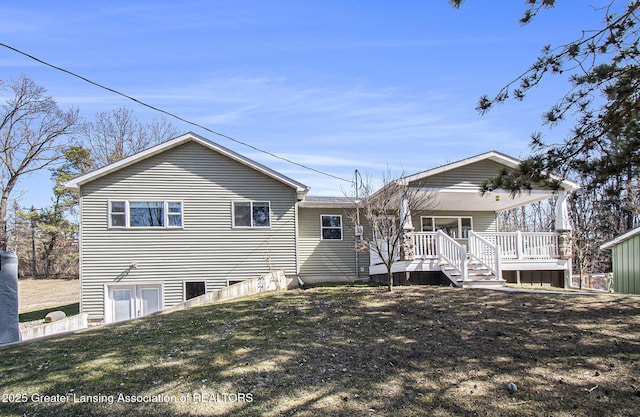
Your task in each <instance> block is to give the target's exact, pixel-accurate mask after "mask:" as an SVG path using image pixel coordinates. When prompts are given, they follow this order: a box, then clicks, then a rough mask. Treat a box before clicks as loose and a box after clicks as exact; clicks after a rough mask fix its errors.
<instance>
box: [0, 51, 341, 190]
mask: <svg viewBox="0 0 640 417" xmlns="http://www.w3.org/2000/svg"><path fill="white" fill-rule="evenodd" d="M0 46H2V47H4V48H7V49H10V50H12V51H14V52H16V53H18V54H20V55H23V56H26V57H27V58H29V59H32V60H34V61H36V62H39V63H40V64H43V65H46V66H48V67H50V68H53V69H55V70H58V71H61V72H64V73H66V74H68V75H71V76H72V77H76V78H79V79H81V80H82V81H85V82H87V83H89V84H91V85H94V86H96V87H98V88H101V89H103V90H107V91H109V92H111V93H114V94H117V95H119V96H122V97H124V98H126V99H129V100H131V101H133V102H135V103H138V104H139V105H141V106H144V107H147V108H149V109H151V110H154V111H157V112H159V113H162V114H166V115H167V116H169V117H172V118H174V119H177V120H180V121H181V122H184V123H187V124H189V125H191V126H195V127H198V128H200V129H203V130H206V131H207V132H209V133H212V134H214V135H217V136H220V137H223V138H225V139H228V140H230V141H232V142H235V143H238V144H240V145H243V146H246V147H248V148H251V149H253V150H255V151H257V152H261V153H264V154H266V155H269V156H271V157H273V158H276V159H280V160H281V161H285V162H288V163H290V164H293V165H296V166H299V167H300V168H304V169H306V170H309V171H313V172H316V173H318V174H321V175H325V176H327V177H331V178H335V179H338V180H340V181H345V182H349V183H350V182H352V181H351V180H348V179H345V178H342V177H339V176H337V175H333V174H330V173H328V172H324V171H321V170H319V169H316V168H313V167H310V166H307V165H304V164H301V163H299V162H295V161H292V160H291V159H287V158H285V157H283V156H280V155H276V154H274V153H272V152H269V151H266V150H264V149H260V148H258V147H256V146H254V145H251V144H250V143H247V142H243V141H241V140H238V139H235V138H232V137H231V136H229V135H225V134H224V133H220V132H216V131H215V130H212V129H209V128H208V127H206V126H203V125H201V124H199V123H196V122H192V121H190V120H187V119H185V118H183V117H181V116H178V115H176V114H174V113H171V112H169V111H167V110H163V109H161V108H159V107H156V106H153V105H151V104H148V103H145V102H144V101H141V100H138V99H137V98H135V97H132V96H129V95H127V94H125V93H122V92H120V91H118V90H115V89H113V88H110V87H107V86H105V85H102V84H100V83H97V82H95V81H92V80H90V79H88V78H86V77H83V76H82V75H79V74H76V73H75V72H72V71H69V70H67V69H65V68H61V67H58V66H56V65H53V64H50V63H48V62H46V61H43V60H41V59H40V58H37V57H35V56H33V55H30V54H28V53H26V52H24V51H21V50H19V49H17V48H14V47H13V46H10V45H7V44H5V43H2V42H0Z"/></svg>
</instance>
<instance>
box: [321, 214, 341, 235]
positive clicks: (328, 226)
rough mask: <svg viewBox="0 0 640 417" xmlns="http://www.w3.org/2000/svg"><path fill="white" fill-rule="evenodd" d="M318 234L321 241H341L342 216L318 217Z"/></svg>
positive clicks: (323, 215)
mask: <svg viewBox="0 0 640 417" xmlns="http://www.w3.org/2000/svg"><path fill="white" fill-rule="evenodd" d="M320 232H321V237H322V240H342V216H341V215H339V214H322V215H321V216H320Z"/></svg>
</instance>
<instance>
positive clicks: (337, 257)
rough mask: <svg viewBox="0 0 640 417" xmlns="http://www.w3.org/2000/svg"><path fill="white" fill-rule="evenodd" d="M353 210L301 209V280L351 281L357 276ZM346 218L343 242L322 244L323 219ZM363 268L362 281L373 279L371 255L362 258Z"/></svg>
mask: <svg viewBox="0 0 640 417" xmlns="http://www.w3.org/2000/svg"><path fill="white" fill-rule="evenodd" d="M348 212H349V209H339V208H332V209H326V208H304V207H300V208H299V209H298V224H299V230H298V249H299V251H298V255H299V263H300V277H301V278H302V280H304V279H305V278H313V277H323V278H337V279H341V278H348V279H353V278H355V276H356V263H355V262H356V260H355V259H356V257H355V256H356V253H355V240H354V238H355V232H354V228H353V225H352V224H351V221H350V220H349V216H348ZM323 214H324V215H341V216H342V240H322V239H321V229H320V216H321V215H323ZM358 258H359V265H360V266H361V267H363V268H364V271H362V272H360V277H362V278H364V277H368V276H369V254H368V253H363V252H360V253H359V254H358Z"/></svg>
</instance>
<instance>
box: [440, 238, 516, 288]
mask: <svg viewBox="0 0 640 417" xmlns="http://www.w3.org/2000/svg"><path fill="white" fill-rule="evenodd" d="M471 233H473V232H471ZM438 238H439V244H440V245H441V246H440V247H441V248H447V249H446V251H443V252H441V253H442V254H443V256H440V257H439V259H440V260H439V265H440V270H441V271H442V272H443V273H444V275H445V276H446V277H447V278H449V280H450V281H451V282H452V283H453V285H455V286H457V287H464V288H495V287H504V285H505V280H504V279H502V278H501V276H500V275H501V268H500V251H499V249H498V248H497V247H496V246H495V245H492V244H491V243H490V242H488V241H486V240H485V239H484V238H482V237H480V236H478V235H475V234H474V235H473V236H470V238H472V239H474V241H473V244H471V245H470V251H469V252H467V249H466V247H464V246H462V245H459V244H458V243H457V242H455V241H454V240H453V239H451V238H450V237H448V236H446V235H445V234H444V233H439V236H438Z"/></svg>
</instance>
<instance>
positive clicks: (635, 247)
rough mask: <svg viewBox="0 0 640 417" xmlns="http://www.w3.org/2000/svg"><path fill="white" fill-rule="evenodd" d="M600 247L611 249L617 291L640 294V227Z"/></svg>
mask: <svg viewBox="0 0 640 417" xmlns="http://www.w3.org/2000/svg"><path fill="white" fill-rule="evenodd" d="M600 249H611V264H612V267H613V279H614V288H615V290H616V292H619V293H623V294H640V227H636V228H635V229H632V230H629V231H628V232H627V233H625V234H623V235H620V236H618V237H616V238H615V239H613V240H611V241H609V242H607V243H605V244H603V245H602V246H600Z"/></svg>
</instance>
